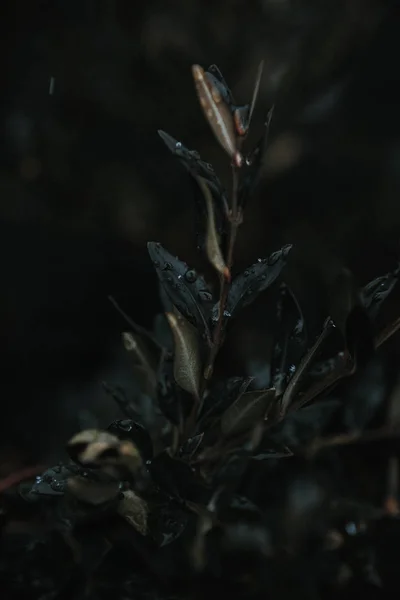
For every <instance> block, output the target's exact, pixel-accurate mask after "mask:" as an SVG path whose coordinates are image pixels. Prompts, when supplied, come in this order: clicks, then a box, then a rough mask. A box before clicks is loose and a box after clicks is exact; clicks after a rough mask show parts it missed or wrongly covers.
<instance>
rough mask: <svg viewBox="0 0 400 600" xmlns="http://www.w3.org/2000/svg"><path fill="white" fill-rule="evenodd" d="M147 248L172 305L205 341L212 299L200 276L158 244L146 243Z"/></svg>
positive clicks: (208, 337) (208, 331)
mask: <svg viewBox="0 0 400 600" xmlns="http://www.w3.org/2000/svg"><path fill="white" fill-rule="evenodd" d="M147 247H148V250H149V254H150V257H151V259H152V261H153V264H154V267H155V269H156V272H157V275H158V277H159V279H160V281H161V283H162V285H163V287H164V289H165V291H166V293H167V294H168V297H169V298H170V300H171V302H172V304H173V305H174V306H176V308H177V309H178V311H179V312H180V313H181V314H182V315H184V316H185V317H186V319H188V321H189V322H191V323H192V324H193V325H195V326H196V327H197V328H198V330H199V332H200V334H201V335H203V336H205V338H206V339H207V340H209V339H210V328H209V323H210V316H211V308H212V301H213V298H212V295H211V292H210V290H209V288H208V286H207V284H206V282H205V281H204V279H203V277H202V276H201V275H199V274H198V273H197V272H196V271H195V270H194V269H189V267H188V266H187V264H186V263H184V262H182V261H180V260H179V259H178V258H176V257H174V256H173V255H172V254H170V252H168V250H165V248H163V247H162V246H161V244H157V243H155V242H149V243H148V245H147Z"/></svg>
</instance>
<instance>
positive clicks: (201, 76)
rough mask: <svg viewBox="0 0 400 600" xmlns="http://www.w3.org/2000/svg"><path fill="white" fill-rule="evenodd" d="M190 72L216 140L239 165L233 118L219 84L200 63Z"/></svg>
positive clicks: (239, 159)
mask: <svg viewBox="0 0 400 600" xmlns="http://www.w3.org/2000/svg"><path fill="white" fill-rule="evenodd" d="M192 74H193V79H194V82H195V86H196V92H197V95H198V98H199V101H200V105H201V108H202V109H203V112H204V115H205V117H206V119H207V121H208V123H209V125H210V127H211V129H212V131H213V133H214V135H215V137H216V139H217V141H218V142H219V143H220V144H221V146H222V148H223V149H224V150H225V151H226V152H227V154H228V155H229V156H230V157H231V158H232V159H233V160H234V162H235V164H236V166H238V167H239V166H240V165H241V160H242V158H241V155H240V153H239V152H238V150H237V147H236V135H235V128H234V123H233V118H232V114H231V111H230V109H229V106H228V105H227V104H226V102H225V100H224V98H223V96H222V94H221V92H220V86H218V85H216V84H215V82H214V81H213V78H212V77H207V75H206V73H205V72H204V69H203V68H202V67H200V65H193V66H192Z"/></svg>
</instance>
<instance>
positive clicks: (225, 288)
mask: <svg viewBox="0 0 400 600" xmlns="http://www.w3.org/2000/svg"><path fill="white" fill-rule="evenodd" d="M238 191H239V172H238V167H236V166H235V165H233V166H232V208H231V210H230V213H229V224H230V227H229V237H228V250H227V256H226V261H225V262H226V266H227V267H228V270H229V272H230V271H231V268H232V265H233V251H234V247H235V242H236V237H237V231H238V228H239V225H240V223H241V220H242V215H241V211H240V210H239V208H238ZM229 287H230V281H228V280H227V279H226V278H225V277H221V289H220V295H219V315H218V322H217V325H216V327H215V331H214V336H213V343H212V348H211V351H210V356H209V359H208V362H207V366H206V368H205V370H204V377H205V379H206V380H209V379H211V376H212V373H213V369H214V363H215V359H216V357H217V354H218V351H219V349H220V347H221V344H222V339H223V329H224V323H225V319H224V317H225V314H224V313H225V307H226V302H227V300H228V293H229Z"/></svg>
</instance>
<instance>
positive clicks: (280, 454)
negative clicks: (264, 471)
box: [251, 443, 293, 460]
mask: <svg viewBox="0 0 400 600" xmlns="http://www.w3.org/2000/svg"><path fill="white" fill-rule="evenodd" d="M274 445H275V446H277V447H276V448H273V446H274ZM270 446H271V447H270V448H268V447H267V448H266V449H261V448H258V453H257V454H255V455H254V456H252V457H251V458H252V460H271V459H273V458H275V459H276V458H289V457H290V456H293V452H292V451H291V450H290V448H288V447H287V446H284V445H282V446H279V445H276V444H272V443H271V444H270ZM260 450H261V452H260Z"/></svg>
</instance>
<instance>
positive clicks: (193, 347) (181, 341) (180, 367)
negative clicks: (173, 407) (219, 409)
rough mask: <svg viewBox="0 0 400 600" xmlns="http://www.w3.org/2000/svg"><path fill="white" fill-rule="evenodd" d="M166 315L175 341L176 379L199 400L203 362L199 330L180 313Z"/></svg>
mask: <svg viewBox="0 0 400 600" xmlns="http://www.w3.org/2000/svg"><path fill="white" fill-rule="evenodd" d="M166 316H167V319H168V322H169V324H170V327H171V330H172V334H173V336H174V341H175V353H174V377H175V381H176V383H177V384H178V385H179V386H180V387H181V388H182V389H184V390H186V391H187V392H189V393H190V394H192V395H193V396H194V397H195V398H196V399H197V400H199V390H200V377H201V367H202V364H201V357H200V345H199V337H198V334H197V331H196V330H195V329H194V327H193V326H192V325H191V324H190V323H189V321H187V320H186V319H185V318H184V317H183V316H182V315H180V314H179V313H167V315H166Z"/></svg>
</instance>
